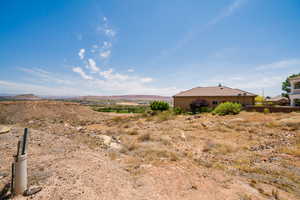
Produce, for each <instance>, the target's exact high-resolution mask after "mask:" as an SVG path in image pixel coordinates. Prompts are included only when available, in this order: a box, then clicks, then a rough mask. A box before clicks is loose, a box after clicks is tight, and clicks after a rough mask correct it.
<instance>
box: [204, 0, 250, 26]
mask: <svg viewBox="0 0 300 200" xmlns="http://www.w3.org/2000/svg"><path fill="white" fill-rule="evenodd" d="M245 2H246V0H234V1H233V3H231V4H230V5H228V6H227V7H226V8H225V9H224V10H223V11H221V13H220V14H219V15H217V16H216V17H215V18H213V19H212V20H211V21H209V23H208V25H215V24H217V23H218V22H220V21H222V20H223V19H224V18H226V17H229V16H231V15H232V14H233V13H234V12H235V11H236V10H237V9H239V8H240V7H241V6H242V5H243V4H244V3H245Z"/></svg>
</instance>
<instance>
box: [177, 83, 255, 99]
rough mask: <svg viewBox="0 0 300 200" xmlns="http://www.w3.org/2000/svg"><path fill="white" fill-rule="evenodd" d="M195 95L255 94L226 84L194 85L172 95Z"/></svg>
mask: <svg viewBox="0 0 300 200" xmlns="http://www.w3.org/2000/svg"><path fill="white" fill-rule="evenodd" d="M196 96H206V97H207V96H257V95H255V94H253V93H250V92H246V91H243V90H240V89H233V88H230V87H226V86H215V87H196V88H192V89H190V90H186V91H183V92H180V93H178V94H176V95H174V97H196Z"/></svg>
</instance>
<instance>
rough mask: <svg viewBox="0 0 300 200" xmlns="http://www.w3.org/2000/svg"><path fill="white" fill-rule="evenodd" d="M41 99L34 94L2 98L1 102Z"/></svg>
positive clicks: (0, 98)
mask: <svg viewBox="0 0 300 200" xmlns="http://www.w3.org/2000/svg"><path fill="white" fill-rule="evenodd" d="M40 99H41V98H40V97H38V96H35V95H34V94H21V95H15V96H6V95H5V96H4V95H3V96H0V100H40Z"/></svg>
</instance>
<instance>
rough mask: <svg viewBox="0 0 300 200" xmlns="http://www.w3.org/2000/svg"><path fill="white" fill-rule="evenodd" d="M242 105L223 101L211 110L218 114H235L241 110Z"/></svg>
mask: <svg viewBox="0 0 300 200" xmlns="http://www.w3.org/2000/svg"><path fill="white" fill-rule="evenodd" d="M241 109H242V105H241V104H239V103H232V102H225V103H221V104H219V105H218V106H217V107H216V108H215V109H214V111H213V113H214V114H218V115H235V114H238V113H240V112H241Z"/></svg>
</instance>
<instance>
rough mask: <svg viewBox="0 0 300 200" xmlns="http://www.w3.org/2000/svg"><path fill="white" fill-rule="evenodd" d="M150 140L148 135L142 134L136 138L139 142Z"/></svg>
mask: <svg viewBox="0 0 300 200" xmlns="http://www.w3.org/2000/svg"><path fill="white" fill-rule="evenodd" d="M150 140H151V136H150V134H149V133H144V134H143V135H140V136H139V137H138V141H139V142H147V141H150Z"/></svg>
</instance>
